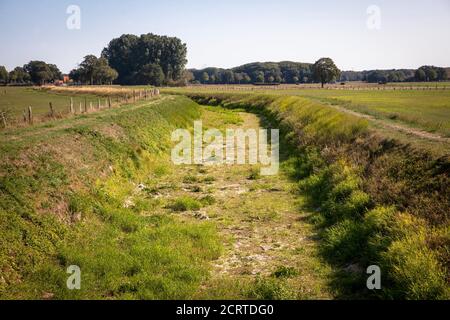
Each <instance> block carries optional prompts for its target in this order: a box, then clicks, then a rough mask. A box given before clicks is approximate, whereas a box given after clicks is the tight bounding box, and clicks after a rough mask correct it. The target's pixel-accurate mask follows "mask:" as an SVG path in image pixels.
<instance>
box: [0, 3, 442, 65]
mask: <svg viewBox="0 0 450 320" xmlns="http://www.w3.org/2000/svg"><path fill="white" fill-rule="evenodd" d="M72 4H74V5H78V6H79V7H80V8H81V30H68V29H67V27H66V20H67V18H68V16H69V15H68V14H67V13H66V9H67V7H68V6H69V5H72ZM370 5H377V6H378V7H379V8H380V9H381V29H380V30H370V29H369V28H368V27H367V24H366V22H367V19H368V14H367V12H366V11H367V8H368V7H369V6H370ZM148 32H152V33H156V34H161V35H169V36H177V37H179V38H181V39H182V40H183V42H185V43H187V45H188V60H189V64H188V67H195V68H202V67H206V66H217V67H233V66H237V65H240V64H244V63H248V62H254V61H281V60H293V61H299V62H314V61H315V60H317V59H319V58H321V57H325V56H329V57H331V58H333V59H334V60H335V62H336V64H337V65H338V66H339V67H340V68H341V69H343V70H363V69H375V68H383V69H387V68H417V67H419V66H421V65H424V64H434V65H439V66H448V67H450V0H428V1H418V0H409V1H407V0H358V1H357V0H353V1H350V0H341V1H317V0H316V1H301V0H296V1H294V0H271V1H267V0H227V1H225V0H224V1H217V0H189V1H188V0H164V1H156V0H146V1H145V0H127V1H125V0H121V1H119V0H90V1H88V0H70V1H66V0H36V1H24V0H0V43H1V50H0V65H5V66H6V67H7V69H12V68H13V67H15V66H17V65H20V66H21V65H23V64H25V63H27V62H28V61H29V60H31V59H34V60H36V59H39V60H45V61H47V62H49V63H55V64H57V65H58V66H59V67H60V69H61V70H62V71H64V72H68V71H70V69H72V68H74V67H75V66H76V65H77V63H79V62H80V60H81V59H82V57H83V56H85V55H87V54H91V53H92V54H96V55H99V54H100V52H101V50H102V49H103V48H104V47H105V46H106V45H107V44H108V42H109V41H110V40H111V39H112V38H114V37H118V36H120V35H121V34H124V33H132V34H137V35H140V34H142V33H148Z"/></svg>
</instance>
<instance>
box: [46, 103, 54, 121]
mask: <svg viewBox="0 0 450 320" xmlns="http://www.w3.org/2000/svg"><path fill="white" fill-rule="evenodd" d="M48 105H49V107H50V116H51V117H52V118H54V117H55V110H53V104H52V103H51V102H49V103H48Z"/></svg>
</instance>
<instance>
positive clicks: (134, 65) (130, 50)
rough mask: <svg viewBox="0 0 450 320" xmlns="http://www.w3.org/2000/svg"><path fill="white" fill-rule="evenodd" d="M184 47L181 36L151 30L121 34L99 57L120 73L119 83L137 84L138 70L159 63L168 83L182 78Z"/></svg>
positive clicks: (138, 78) (184, 58)
mask: <svg viewBox="0 0 450 320" xmlns="http://www.w3.org/2000/svg"><path fill="white" fill-rule="evenodd" d="M186 55H187V47H186V44H184V43H182V42H181V40H180V39H178V38H173V37H166V36H158V35H155V34H152V33H149V34H144V35H141V36H140V37H137V36H134V35H122V36H121V37H120V38H117V39H113V40H112V41H111V42H110V43H109V45H108V47H106V48H105V49H104V50H103V52H102V56H103V57H105V58H106V59H107V60H108V62H109V65H110V66H111V67H112V68H114V69H116V70H117V71H118V72H119V77H118V79H117V80H118V83H120V84H130V83H135V84H139V80H140V79H144V80H145V79H146V78H145V77H144V78H142V77H140V74H141V72H140V71H141V69H142V68H143V67H144V66H147V65H159V66H160V67H161V69H162V71H163V74H164V82H167V83H171V82H176V81H178V80H180V79H181V78H182V77H183V72H184V67H185V65H186V63H187V60H186Z"/></svg>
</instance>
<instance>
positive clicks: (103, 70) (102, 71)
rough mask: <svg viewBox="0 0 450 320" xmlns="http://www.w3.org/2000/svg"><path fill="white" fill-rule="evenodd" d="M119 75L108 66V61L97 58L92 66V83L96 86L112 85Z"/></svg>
mask: <svg viewBox="0 0 450 320" xmlns="http://www.w3.org/2000/svg"><path fill="white" fill-rule="evenodd" d="M118 76H119V74H118V73H117V71H116V70H114V69H113V68H111V67H110V66H109V65H108V60H106V59H105V58H99V59H98V60H97V62H96V64H95V66H94V82H95V83H97V84H112V82H113V81H114V80H116V79H117V77H118Z"/></svg>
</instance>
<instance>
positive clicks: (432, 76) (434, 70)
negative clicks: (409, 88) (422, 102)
mask: <svg viewBox="0 0 450 320" xmlns="http://www.w3.org/2000/svg"><path fill="white" fill-rule="evenodd" d="M415 79H416V80H417V81H436V80H437V81H442V80H447V72H446V70H445V69H444V68H438V67H435V66H422V67H420V68H419V69H418V70H417V71H416V74H415Z"/></svg>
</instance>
